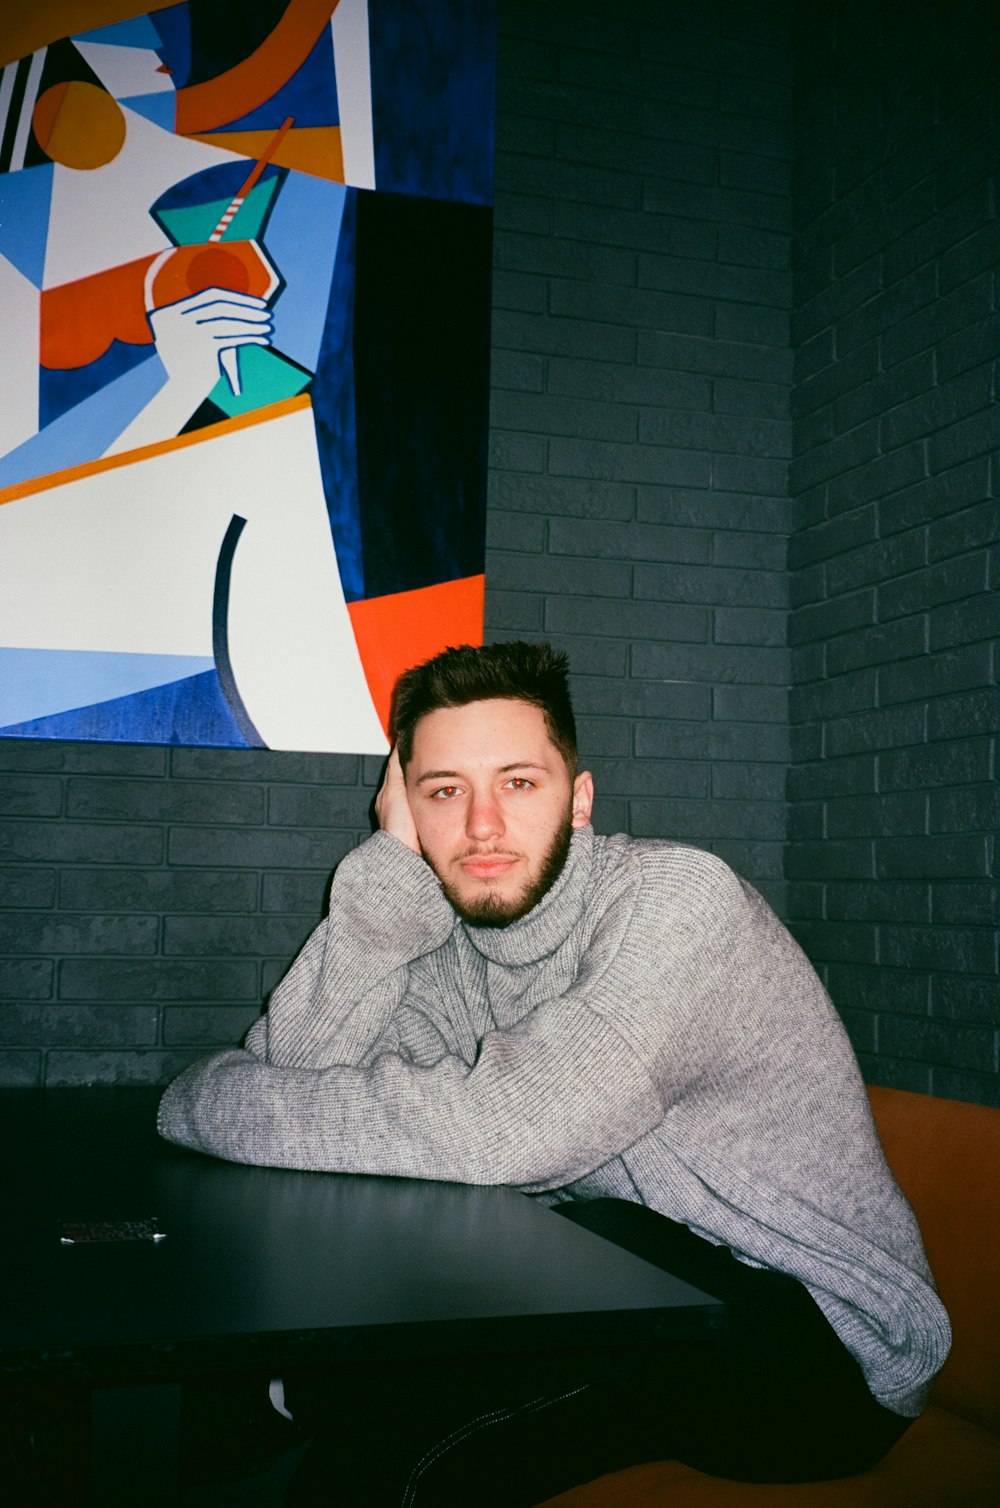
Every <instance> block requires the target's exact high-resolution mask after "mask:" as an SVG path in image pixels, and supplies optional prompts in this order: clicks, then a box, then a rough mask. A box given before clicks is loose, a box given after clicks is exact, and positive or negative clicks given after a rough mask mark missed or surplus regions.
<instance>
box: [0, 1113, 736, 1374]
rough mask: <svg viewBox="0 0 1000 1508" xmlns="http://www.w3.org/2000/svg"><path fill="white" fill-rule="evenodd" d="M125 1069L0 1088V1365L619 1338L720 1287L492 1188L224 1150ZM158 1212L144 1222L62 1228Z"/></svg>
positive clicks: (644, 1330)
mask: <svg viewBox="0 0 1000 1508" xmlns="http://www.w3.org/2000/svg"><path fill="white" fill-rule="evenodd" d="M155 1104H156V1094H155V1093H151V1092H149V1091H144V1090H104V1089H87V1090H47V1091H37V1090H35V1091H32V1090H27V1091H23V1090H11V1091H3V1092H0V1136H2V1137H3V1145H4V1147H5V1149H6V1156H5V1159H4V1162H5V1171H4V1173H3V1210H4V1217H3V1236H2V1249H0V1293H2V1294H3V1298H2V1300H0V1373H5V1374H6V1375H7V1376H8V1378H9V1377H10V1376H11V1374H20V1375H21V1376H24V1375H26V1374H35V1373H38V1372H40V1371H41V1372H45V1373H46V1374H48V1375H52V1374H60V1373H66V1374H69V1375H75V1376H78V1377H79V1376H81V1375H83V1376H86V1377H89V1378H91V1379H93V1380H102V1379H103V1380H108V1379H118V1378H125V1379H131V1380H137V1379H142V1378H149V1377H153V1376H160V1377H162V1376H166V1375H170V1374H174V1375H180V1374H181V1373H183V1372H186V1371H190V1370H192V1369H195V1370H197V1369H201V1368H205V1367H217V1366H222V1365H226V1366H236V1365H245V1364H251V1363H252V1364H258V1363H259V1364H267V1365H269V1366H281V1365H287V1364H288V1363H290V1362H294V1361H304V1360H310V1361H313V1360H317V1361H319V1360H328V1359H332V1358H334V1357H337V1358H342V1359H345V1360H346V1359H352V1360H353V1359H364V1360H373V1361H376V1360H379V1359H382V1358H385V1357H390V1356H395V1357H401V1356H407V1355H410V1356H413V1355H431V1354H448V1353H456V1354H457V1353H460V1352H463V1351H472V1350H476V1351H480V1352H481V1351H484V1350H491V1351H498V1352H499V1351H505V1350H507V1351H509V1350H532V1349H536V1348H538V1349H544V1348H550V1349H551V1348H560V1347H582V1346H591V1345H595V1346H599V1345H619V1344H633V1343H636V1342H641V1341H649V1340H659V1339H679V1338H683V1337H688V1336H693V1335H698V1334H709V1333H711V1332H712V1331H717V1330H720V1329H721V1328H722V1326H723V1324H724V1308H723V1306H722V1305H721V1304H719V1303H717V1302H716V1301H715V1300H714V1299H710V1298H708V1297H707V1296H706V1295H704V1294H702V1293H700V1292H699V1291H698V1290H697V1289H694V1288H692V1287H690V1286H689V1285H688V1284H685V1283H682V1282H681V1281H679V1280H678V1279H675V1278H672V1277H671V1276H669V1275H668V1274H666V1273H663V1272H661V1271H659V1269H657V1268H655V1267H652V1266H650V1265H648V1264H647V1263H645V1262H642V1261H640V1260H639V1259H638V1258H636V1257H633V1256H631V1255H630V1254H629V1253H627V1252H624V1251H621V1250H620V1249H619V1248H617V1247H615V1246H612V1245H610V1244H609V1243H608V1242H605V1241H603V1240H601V1239H600V1238H599V1237H597V1236H594V1235H592V1234H591V1233H590V1232H588V1231H585V1230H582V1229H580V1228H579V1227H577V1226H575V1225H573V1224H572V1223H571V1222H570V1221H566V1220H561V1219H559V1218H558V1217H557V1216H556V1215H554V1214H553V1213H552V1212H551V1211H549V1210H548V1209H546V1208H545V1207H544V1206H542V1205H539V1204H538V1203H537V1202H535V1201H533V1200H530V1199H528V1198H525V1197H524V1196H522V1195H520V1194H517V1193H515V1192H514V1191H512V1190H510V1189H503V1188H472V1187H467V1186H465V1185H459V1184H443V1183H429V1182H421V1181H414V1180H408V1179H393V1178H368V1177H355V1176H351V1175H345V1174H323V1173H298V1172H289V1171H284V1170H279V1169H272V1168H254V1167H243V1166H239V1165H236V1164H232V1163H224V1162H220V1161H217V1160H215V1159H214V1158H208V1157H201V1156H198V1155H197V1154H194V1153H188V1152H184V1151H182V1150H180V1149H178V1148H175V1147H171V1146H169V1145H167V1144H166V1143H164V1142H162V1141H161V1140H160V1139H159V1138H158V1137H157V1136H156V1132H155V1124H154V1116H155ZM146 1217H155V1218H156V1220H157V1221H158V1222H159V1223H158V1229H159V1230H160V1231H162V1232H164V1233H165V1237H164V1239H163V1240H160V1241H156V1242H154V1241H150V1240H128V1241H100V1242H85V1243H82V1244H80V1243H77V1244H73V1245H62V1244H61V1242H60V1222H88V1221H89V1222H101V1221H116V1220H117V1221H124V1220H140V1219H143V1218H146Z"/></svg>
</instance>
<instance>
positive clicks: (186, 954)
mask: <svg viewBox="0 0 1000 1508" xmlns="http://www.w3.org/2000/svg"><path fill="white" fill-rule="evenodd" d="M315 924H316V922H315V917H313V916H311V915H310V916H287V917H286V916H257V917H238V916H174V917H168V918H167V919H166V922H165V923H164V928H163V953H164V956H165V957H167V958H176V957H178V956H179V957H182V958H198V957H208V958H226V957H236V958H245V957H247V956H248V955H251V956H254V957H260V956H263V955H267V954H270V955H271V956H274V955H275V954H279V955H280V956H282V957H284V958H291V956H292V955H293V954H294V953H297V952H298V950H299V948H301V946H302V944H303V943H304V942H305V940H306V938H307V936H308V935H309V933H310V932H311V931H312V929H313V927H314V926H315Z"/></svg>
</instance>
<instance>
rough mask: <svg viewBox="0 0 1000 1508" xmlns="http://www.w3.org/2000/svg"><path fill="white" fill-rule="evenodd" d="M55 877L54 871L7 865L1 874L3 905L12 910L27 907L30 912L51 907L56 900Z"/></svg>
mask: <svg viewBox="0 0 1000 1508" xmlns="http://www.w3.org/2000/svg"><path fill="white" fill-rule="evenodd" d="M56 884H57V875H56V871H55V870H54V869H41V868H34V867H29V866H25V867H24V868H23V869H20V868H18V867H17V866H16V865H14V864H10V865H7V866H6V867H5V869H4V874H3V903H4V905H5V906H9V907H11V908H12V909H13V908H14V907H15V906H28V907H30V908H31V909H32V910H38V909H39V908H41V907H45V906H51V905H52V904H53V903H54V902H55V898H56Z"/></svg>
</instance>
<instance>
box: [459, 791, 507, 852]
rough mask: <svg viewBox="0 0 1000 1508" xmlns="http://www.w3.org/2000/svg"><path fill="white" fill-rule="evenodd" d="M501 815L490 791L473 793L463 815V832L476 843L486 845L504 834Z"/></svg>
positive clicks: (498, 804)
mask: <svg viewBox="0 0 1000 1508" xmlns="http://www.w3.org/2000/svg"><path fill="white" fill-rule="evenodd" d="M504 830H505V829H504V820H503V813H502V812H501V810H500V803H499V801H498V800H497V798H496V796H495V795H494V794H493V792H492V791H480V792H476V791H474V792H473V793H472V796H471V798H470V800H469V805H468V808H467V810H466V814H465V831H466V833H467V834H468V836H469V837H470V838H472V839H473V840H474V841H475V842H476V843H487V842H489V840H490V839H491V838H499V837H500V836H501V835H502V833H503V832H504Z"/></svg>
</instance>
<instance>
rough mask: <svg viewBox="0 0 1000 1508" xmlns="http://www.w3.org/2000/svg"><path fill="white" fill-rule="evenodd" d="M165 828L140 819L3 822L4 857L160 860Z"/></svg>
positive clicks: (111, 861) (67, 860)
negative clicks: (145, 822)
mask: <svg viewBox="0 0 1000 1508" xmlns="http://www.w3.org/2000/svg"><path fill="white" fill-rule="evenodd" d="M162 857H163V831H162V829H161V828H159V827H151V826H147V825H141V824H139V823H135V822H133V823H127V824H126V823H117V824H114V825H108V826H106V827H102V826H100V825H99V824H97V823H87V822H3V823H0V859H8V858H9V859H14V860H32V859H39V860H41V861H42V862H43V863H53V862H55V863H63V864H74V863H84V864H88V863H104V864H159V863H160V861H161V859H162Z"/></svg>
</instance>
